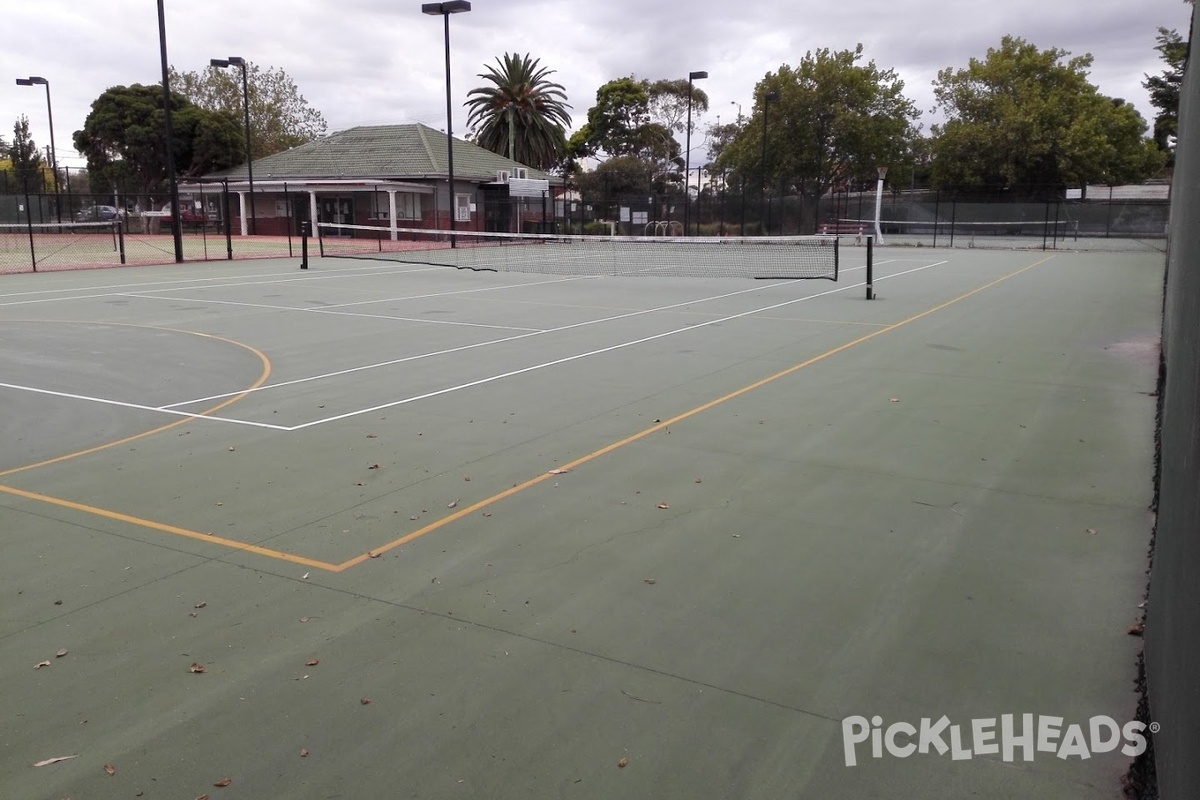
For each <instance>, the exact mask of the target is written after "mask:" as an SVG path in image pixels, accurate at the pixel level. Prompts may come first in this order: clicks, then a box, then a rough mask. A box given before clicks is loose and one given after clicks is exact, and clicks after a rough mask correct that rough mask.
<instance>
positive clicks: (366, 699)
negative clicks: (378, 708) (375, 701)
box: [358, 697, 371, 706]
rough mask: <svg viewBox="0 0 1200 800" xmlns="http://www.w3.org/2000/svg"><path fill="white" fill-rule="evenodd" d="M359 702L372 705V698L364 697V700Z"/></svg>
mask: <svg viewBox="0 0 1200 800" xmlns="http://www.w3.org/2000/svg"><path fill="white" fill-rule="evenodd" d="M358 702H360V703H362V704H363V705H364V706H369V705H371V698H369V697H364V698H363V699H362V700H359V701H358Z"/></svg>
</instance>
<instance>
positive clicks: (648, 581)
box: [645, 578, 658, 586]
mask: <svg viewBox="0 0 1200 800" xmlns="http://www.w3.org/2000/svg"><path fill="white" fill-rule="evenodd" d="M645 581H646V583H648V584H650V585H651V586H653V585H654V584H656V583H658V579H657V578H646V579H645Z"/></svg>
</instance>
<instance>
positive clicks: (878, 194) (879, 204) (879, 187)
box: [875, 167, 888, 244]
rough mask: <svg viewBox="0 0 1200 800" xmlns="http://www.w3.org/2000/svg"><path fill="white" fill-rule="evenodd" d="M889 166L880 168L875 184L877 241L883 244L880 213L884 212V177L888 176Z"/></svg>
mask: <svg viewBox="0 0 1200 800" xmlns="http://www.w3.org/2000/svg"><path fill="white" fill-rule="evenodd" d="M887 169H888V168H887V167H880V168H879V182H878V183H877V184H875V241H876V243H878V244H883V230H882V229H881V228H880V225H879V220H880V215H881V214H882V213H883V179H884V178H886V177H887Z"/></svg>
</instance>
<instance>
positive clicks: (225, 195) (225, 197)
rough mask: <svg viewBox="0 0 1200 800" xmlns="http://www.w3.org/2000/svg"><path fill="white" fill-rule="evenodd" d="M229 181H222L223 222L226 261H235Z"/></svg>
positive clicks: (226, 179)
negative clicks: (230, 220) (230, 216)
mask: <svg viewBox="0 0 1200 800" xmlns="http://www.w3.org/2000/svg"><path fill="white" fill-rule="evenodd" d="M229 210H230V209H229V179H228V178H225V179H222V181H221V222H222V223H223V224H224V226H225V260H226V261H233V230H232V227H231V226H230V224H229Z"/></svg>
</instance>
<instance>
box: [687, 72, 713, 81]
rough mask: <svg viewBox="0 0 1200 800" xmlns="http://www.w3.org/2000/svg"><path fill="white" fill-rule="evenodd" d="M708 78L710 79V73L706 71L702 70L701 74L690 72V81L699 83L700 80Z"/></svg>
mask: <svg viewBox="0 0 1200 800" xmlns="http://www.w3.org/2000/svg"><path fill="white" fill-rule="evenodd" d="M707 77H708V73H707V72H705V71H704V70H700V71H699V72H689V73H688V80H689V81H698V80H702V79H703V78H707Z"/></svg>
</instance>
